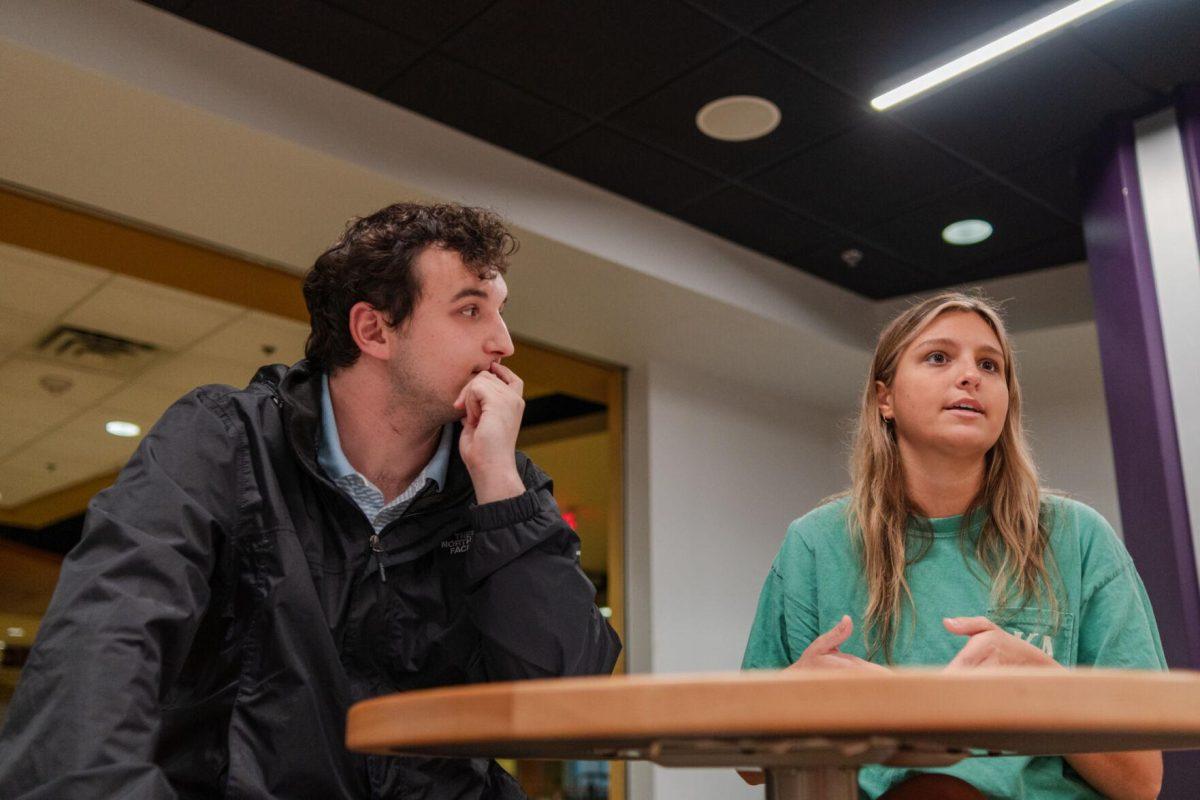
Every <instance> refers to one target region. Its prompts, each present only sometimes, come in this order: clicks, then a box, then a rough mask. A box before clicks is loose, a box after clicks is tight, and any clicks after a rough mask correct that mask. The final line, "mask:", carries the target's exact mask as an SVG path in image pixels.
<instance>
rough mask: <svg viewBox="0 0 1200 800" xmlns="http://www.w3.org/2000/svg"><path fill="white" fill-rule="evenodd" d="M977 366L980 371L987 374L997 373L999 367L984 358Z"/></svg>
mask: <svg viewBox="0 0 1200 800" xmlns="http://www.w3.org/2000/svg"><path fill="white" fill-rule="evenodd" d="M979 366H980V367H981V368H982V369H985V370H987V371H988V372H999V371H1000V365H999V364H997V363H996V362H995V361H992V360H991V359H990V358H985V359H984V360H983V361H980V362H979Z"/></svg>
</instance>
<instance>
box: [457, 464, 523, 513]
mask: <svg viewBox="0 0 1200 800" xmlns="http://www.w3.org/2000/svg"><path fill="white" fill-rule="evenodd" d="M470 473H471V483H472V484H473V485H474V486H475V502H476V503H478V504H479V505H483V504H484V503H495V502H496V501H498V500H508V499H509V498H511V497H517V496H519V495H522V494H525V483H524V481H522V480H521V476H520V475H518V474H517V466H516V463H515V462H514V463H513V465H512V466H509V467H508V468H507V469H505V468H492V469H487V468H482V469H478V470H470Z"/></svg>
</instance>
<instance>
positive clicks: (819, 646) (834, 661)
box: [737, 615, 888, 786]
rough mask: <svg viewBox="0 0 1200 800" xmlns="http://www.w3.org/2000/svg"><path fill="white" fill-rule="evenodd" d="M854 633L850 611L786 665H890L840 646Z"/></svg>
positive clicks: (752, 780)
mask: <svg viewBox="0 0 1200 800" xmlns="http://www.w3.org/2000/svg"><path fill="white" fill-rule="evenodd" d="M852 633H854V621H853V620H851V619H850V617H849V616H848V615H843V616H842V621H841V622H839V623H838V624H837V625H834V626H833V627H832V628H830V629H829V630H827V631H826V632H825V633H822V634H821V635H820V636H818V637H817V638H815V639H813V640H812V643H811V644H809V646H808V647H806V648H804V652H803V653H801V654H800V658H798V659H796V663H795V664H792V665H791V666H790V667H787V669H869V670H875V671H880V672H887V671H888V669H887V667H884V666H881V665H879V664H872V663H871V662H870V661H866V660H864V659H861V658H859V657H858V656H853V655H850V654H849V653H843V652H841V651H840V650H838V648H839V647H841V646H842V645H843V644H845V642H846V640H847V639H849V638H850V634H852ZM737 773H738V775H741V776H742V780H744V781H745V782H746V783H748V784H750V785H751V786H758V785H759V784H762V783H765V782H766V780H767V777H766V775H765V774H763V772H762V771H761V770H757V769H755V770H749V769H739V770H738V771H737Z"/></svg>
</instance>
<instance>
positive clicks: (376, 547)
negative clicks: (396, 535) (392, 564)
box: [370, 533, 387, 583]
mask: <svg viewBox="0 0 1200 800" xmlns="http://www.w3.org/2000/svg"><path fill="white" fill-rule="evenodd" d="M370 541H371V552H372V553H374V554H375V563H376V564H378V565H379V580H380V582H381V583H387V573H386V572H385V571H384V569H383V545H382V544H380V542H379V534H378V533H372V534H371V539H370Z"/></svg>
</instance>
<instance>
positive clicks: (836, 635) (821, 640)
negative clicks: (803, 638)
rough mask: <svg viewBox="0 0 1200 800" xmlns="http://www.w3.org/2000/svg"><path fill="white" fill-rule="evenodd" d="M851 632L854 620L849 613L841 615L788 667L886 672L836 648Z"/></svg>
mask: <svg viewBox="0 0 1200 800" xmlns="http://www.w3.org/2000/svg"><path fill="white" fill-rule="evenodd" d="M852 633H854V621H853V620H851V619H850V616H849V615H843V616H842V620H841V622H839V623H838V624H837V625H834V626H833V627H832V628H830V629H829V630H827V631H826V632H825V633H822V634H821V635H820V636H818V637H817V638H815V639H813V640H812V643H811V644H810V645H809V646H808V647H806V648H804V652H803V653H801V654H800V658H798V659H796V663H795V664H792V665H791V666H790V667H788V669H869V670H877V671H881V672H887V671H888V669H887V667H884V666H881V665H879V664H873V663H871V662H870V661H866V660H864V659H861V658H859V657H858V656H855V655H851V654H849V653H843V652H841V651H840V650H838V648H839V647H841V646H842V645H843V644H845V642H846V640H847V639H849V638H850V634H852Z"/></svg>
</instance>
